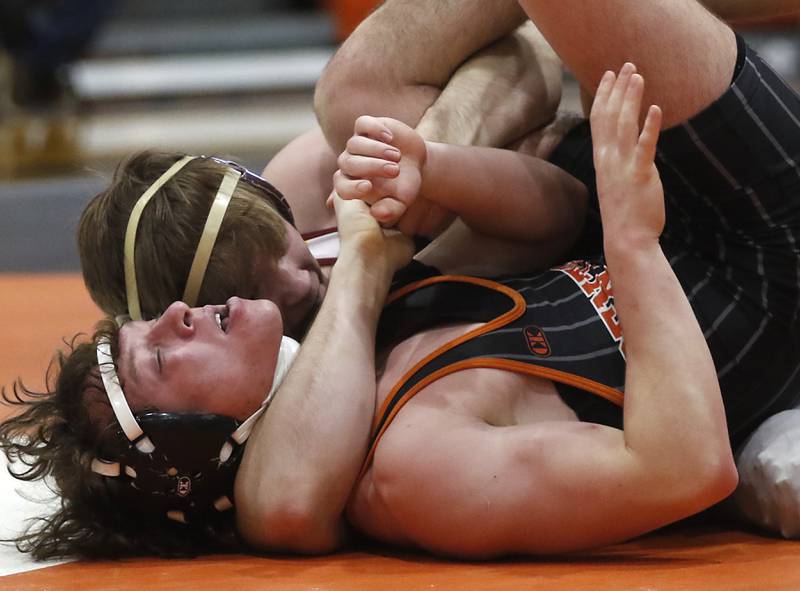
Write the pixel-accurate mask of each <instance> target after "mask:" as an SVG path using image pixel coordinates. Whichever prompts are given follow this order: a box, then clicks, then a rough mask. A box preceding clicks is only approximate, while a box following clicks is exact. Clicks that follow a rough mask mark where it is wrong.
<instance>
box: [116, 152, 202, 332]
mask: <svg viewBox="0 0 800 591" xmlns="http://www.w3.org/2000/svg"><path fill="white" fill-rule="evenodd" d="M195 158H196V156H184V157H183V158H181V159H180V160H178V161H177V162H176V163H175V164H173V165H172V166H170V167H169V168H168V169H167V171H166V172H165V173H164V174H162V175H161V176H160V177H158V179H157V180H156V182H154V183H153V184H152V185H150V187H149V188H148V189H147V191H145V192H144V194H143V195H142V196H141V197H139V200H138V201H137V202H136V205H134V206H133V210H132V211H131V217H130V218H128V227H127V228H126V230H125V253H124V265H125V292H126V294H127V297H128V314H129V315H130V317H131V319H133V320H142V307H141V304H140V302H139V287H138V283H137V281H136V259H135V249H136V232H137V230H138V229H139V220H140V219H141V217H142V211H144V208H145V207H147V204H148V203H150V199H152V198H153V195H155V194H156V192H158V190H159V189H160V188H161V187H162V186H163V185H164V183H166V182H167V181H168V180H169V179H171V178H172V177H173V176H175V175H176V174H177V173H178V171H179V170H180V169H181V168H183V167H184V166H186V165H187V164H188V163H189V162H191V161H192V160H194V159H195Z"/></svg>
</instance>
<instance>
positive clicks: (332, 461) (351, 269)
mask: <svg viewBox="0 0 800 591" xmlns="http://www.w3.org/2000/svg"><path fill="white" fill-rule="evenodd" d="M337 216H338V221H339V231H340V235H341V237H342V248H341V253H340V257H339V259H338V261H337V263H336V265H335V266H334V269H333V273H332V275H331V281H330V284H329V289H328V293H327V295H326V297H325V300H324V302H323V305H322V308H321V310H320V312H319V315H318V316H317V319H316V320H315V321H314V324H313V325H312V327H311V329H310V330H309V333H308V335H307V337H306V339H305V340H304V342H303V346H302V348H301V350H300V353H299V355H298V357H297V360H296V361H295V363H294V365H293V367H292V369H291V371H290V372H289V374H288V375H287V377H286V380H285V381H284V383H283V385H282V386H281V388H280V390H279V392H278V394H277V396H276V398H275V401H274V402H273V404H272V406H270V409H269V411H268V412H267V413H266V414H265V416H264V418H263V419H262V420H261V421H260V422H259V424H258V425H257V427H256V429H255V431H254V433H253V435H252V437H251V439H250V441H249V443H248V445H247V449H246V452H245V455H244V459H243V461H242V465H241V468H240V470H239V473H238V475H237V479H236V491H235V493H236V502H237V523H238V526H239V530H240V532H241V534H242V536H243V537H244V539H245V540H246V541H247V542H248V543H249V544H251V545H252V546H254V547H256V548H259V549H264V550H290V551H296V552H307V553H317V552H327V551H332V550H334V549H335V548H337V547H338V546H339V545H340V544H341V542H342V540H343V533H344V528H343V522H342V512H343V510H344V506H345V502H346V500H347V497H348V496H349V494H350V490H351V488H352V486H353V484H354V482H355V478H356V476H357V474H358V472H359V469H360V467H361V464H362V462H363V461H364V455H365V454H366V446H367V440H368V436H369V431H370V425H371V421H372V417H373V414H374V410H375V409H374V407H375V329H376V325H377V321H378V317H379V315H380V311H381V309H382V306H383V301H384V299H385V297H386V294H387V292H388V288H389V283H390V281H391V277H392V274H393V273H394V271H395V269H396V268H398V267H399V266H401V265H403V264H405V263H406V262H408V260H409V258H410V256H411V245H410V243H409V242H408V241H407V240H406V239H404V238H402V237H401V236H400V235H394V236H391V237H389V236H385V235H384V234H383V232H381V230H380V229H379V228H378V226H377V224H376V223H375V221H374V219H372V217H371V216H370V215H369V213H368V212H367V210H366V207H364V205H363V204H362V203H360V202H352V203H345V202H341V203H339V205H338V206H337Z"/></svg>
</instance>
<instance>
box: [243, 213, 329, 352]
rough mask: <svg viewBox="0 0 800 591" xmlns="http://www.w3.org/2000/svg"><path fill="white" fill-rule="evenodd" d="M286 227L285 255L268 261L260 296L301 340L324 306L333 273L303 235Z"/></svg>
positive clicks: (261, 270) (295, 336)
mask: <svg viewBox="0 0 800 591" xmlns="http://www.w3.org/2000/svg"><path fill="white" fill-rule="evenodd" d="M284 224H285V226H286V240H287V249H286V253H285V254H284V255H283V256H282V257H281V258H280V259H279V260H278V261H277V262H276V261H273V260H272V259H267V262H266V263H264V264H262V266H261V269H260V271H259V277H261V281H260V283H259V285H258V294H259V296H260V297H262V298H266V299H269V300H271V301H272V302H273V303H274V304H275V305H276V306H277V307H278V309H279V310H280V311H281V315H282V317H283V323H284V325H285V327H286V334H288V335H289V336H291V337H294V338H296V339H299V338H301V337H302V336H303V334H304V333H305V331H306V330H307V328H308V323H309V322H310V319H311V318H313V317H314V315H315V314H316V312H317V310H319V307H320V305H321V304H322V299H323V298H324V297H325V292H326V290H327V286H328V276H329V273H330V269H324V268H323V267H321V266H320V264H319V263H318V262H317V260H316V259H315V258H314V257H313V256H312V255H311V252H310V251H309V249H308V246H306V243H305V241H304V240H303V237H302V236H301V235H300V233H299V232H298V231H297V230H296V229H295V228H293V227H292V226H291V225H290V224H289V223H287V222H284Z"/></svg>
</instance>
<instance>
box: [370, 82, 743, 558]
mask: <svg viewBox="0 0 800 591" xmlns="http://www.w3.org/2000/svg"><path fill="white" fill-rule="evenodd" d="M631 80H632V81H631ZM612 89H613V90H612ZM642 93H643V81H642V79H641V78H631V70H627V71H623V72H622V73H621V74H620V77H619V79H618V82H617V83H616V84H615V78H614V76H613V75H611V74H610V73H609V74H608V75H607V76H606V77H604V79H603V83H602V84H601V87H600V89H599V90H598V93H597V100H596V101H595V107H594V110H593V113H592V133H593V138H594V143H595V162H596V168H597V176H598V191H599V199H600V208H601V215H602V219H603V225H604V229H605V232H604V236H605V252H606V256H607V260H608V266H609V272H610V273H611V277H612V279H613V282H614V296H615V305H616V310H617V313H618V315H619V317H620V319H621V321H622V324H623V328H624V335H625V351H626V356H627V370H626V378H625V408H624V430H623V431H620V430H617V429H612V428H609V427H605V426H602V425H596V424H590V423H581V422H557V421H548V422H540V423H533V424H529V425H521V426H510V427H506V428H503V429H492V428H491V427H487V425H486V424H484V423H482V422H480V421H473V422H472V423H469V424H468V423H466V422H465V420H464V419H463V417H455V418H454V417H453V415H454V413H446V412H441V411H438V409H436V408H433V409H432V408H430V407H429V408H423V409H422V412H417V413H416V414H414V412H415V411H413V410H411V411H410V412H409V411H406V410H405V409H404V412H406V415H405V418H402V415H398V419H396V420H401V421H407V422H406V423H405V424H404V423H403V422H400V423H399V424H398V425H396V426H395V425H393V429H394V436H393V437H392V431H391V430H390V431H389V432H387V435H386V436H385V437H384V440H383V443H382V444H381V445H382V446H383V449H381V448H379V449H378V453H377V454H376V457H375V466H374V468H373V473H372V477H373V479H374V486H375V490H376V491H378V492H377V493H376V494H375V495H373V496H374V497H375V498H380V499H381V502H382V503H383V504H384V505H385V506H388V507H391V509H390V511H388V514H389V515H390V516H391V518H392V519H393V521H392V523H393V524H395V527H399V528H400V529H401V530H402V533H403V534H404V535H405V536H406V537H407V538H409V539H411V540H413V541H415V542H416V543H417V544H420V545H422V546H424V547H427V548H430V549H433V550H436V551H442V552H447V553H450V554H457V555H461V556H468V557H487V556H493V555H496V554H498V553H504V552H534V553H552V552H564V551H572V550H578V549H583V548H588V547H592V546H597V545H602V544H608V543H613V542H617V541H620V540H625V539H628V538H631V537H634V536H637V535H640V534H642V533H645V532H647V531H650V530H652V529H655V528H657V527H660V526H663V525H666V524H668V523H671V522H673V521H675V520H678V519H681V518H683V517H686V516H688V515H691V514H693V513H695V512H697V511H700V510H702V509H705V508H707V507H709V506H710V505H712V504H714V503H716V502H718V501H720V500H722V499H723V498H724V497H726V496H727V495H728V494H730V492H731V491H732V490H733V488H734V487H735V485H736V471H735V466H734V464H733V458H732V454H731V450H730V445H729V443H728V433H727V427H726V423H725V416H724V411H723V405H722V397H721V395H720V391H719V385H718V383H717V379H716V373H715V370H714V364H713V361H712V359H711V355H710V353H709V351H708V348H707V346H706V343H705V339H704V337H703V334H702V332H701V330H700V328H699V326H698V324H697V321H696V319H695V317H694V314H693V312H692V309H691V307H690V305H689V303H688V301H687V299H686V296H685V295H684V293H683V290H682V288H681V286H680V284H679V282H678V280H677V278H676V277H675V275H674V273H673V272H672V269H671V268H670V266H669V263H668V261H667V260H666V258H665V256H664V254H663V252H662V251H661V248H660V245H659V242H658V239H659V235H660V233H661V231H662V229H663V224H664V196H663V190H662V188H661V183H660V180H659V177H658V172H657V170H656V168H655V165H654V163H653V157H654V155H655V146H656V140H657V136H658V128H659V124H660V120H661V114H660V111H659V110H658V109H651V111H650V114H649V115H648V118H647V121H646V123H645V126H644V130H643V132H642V134H641V137H640V136H639V133H638V132H639V128H638V119H639V117H638V113H639V108H640V102H641V97H642ZM623 97H624V100H623ZM676 343H680V345H679V346H676ZM457 375H458V374H455V375H454V377H453V378H452V380H453V381H452V382H451V384H450V389H451V391H452V389H453V388H457V387H458V386H459V384H458V382H457V380H458V377H457ZM466 380H467V378H465V381H464V382H462V383H461V384H460V386H461V387H462V388H465V389H466V388H470V387H474V386H470V383H468V382H466ZM416 408H420V407H419V406H418V407H416ZM448 415H449V418H448ZM448 420H449V421H450V424H447V421H448ZM459 421H460V422H459ZM434 422H436V423H438V424H437V425H434ZM415 426H416V428H420V426H421V428H422V429H430V430H433V429H437V431H436V432H437V433H439V432H441V433H442V435H441V436H440V437H439V436H437V437H436V438H433V437H427V438H426V437H425V436H424V435H425V433H420V432H416V433H415V435H416V436H415V437H404V435H403V434H404V428H405V429H406V430H410V429H412V428H414V427H415ZM431 440H435V444H434V445H431V444H430V442H431ZM417 442H419V443H417ZM418 446H420V447H421V446H424V447H425V448H426V451H425V453H420V447H418ZM409 457H410V458H414V461H406V460H405V458H409ZM401 471H402V473H403V476H404V477H403V478H397V477H396V476H397V474H398V472H401ZM405 487H408V488H405ZM410 490H415V491H416V493H415V494H414V496H413V500H412V502H407V501H406V499H407V498H408V497H409V496H410V495H409V494H408V493H409V492H410ZM367 502H369V501H367ZM362 507H363V506H362ZM474 523H480V524H481V534H480V536H470V535H466V534H465V532H467V531H469V524H474Z"/></svg>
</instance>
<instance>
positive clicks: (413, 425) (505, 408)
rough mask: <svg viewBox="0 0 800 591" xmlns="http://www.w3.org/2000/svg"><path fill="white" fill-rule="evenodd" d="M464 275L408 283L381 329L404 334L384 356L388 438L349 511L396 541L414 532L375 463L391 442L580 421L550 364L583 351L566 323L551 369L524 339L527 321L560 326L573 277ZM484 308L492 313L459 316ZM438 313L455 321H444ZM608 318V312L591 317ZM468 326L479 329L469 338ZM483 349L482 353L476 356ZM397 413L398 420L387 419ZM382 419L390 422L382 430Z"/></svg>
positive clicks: (367, 528) (380, 359)
mask: <svg viewBox="0 0 800 591" xmlns="http://www.w3.org/2000/svg"><path fill="white" fill-rule="evenodd" d="M462 281H463V280H461V279H458V278H453V277H431V278H430V279H425V280H423V281H419V282H416V283H412V284H411V285H409V286H408V287H407V288H404V289H401V290H399V293H401V294H402V293H405V295H403V296H402V297H397V298H396V300H395V303H394V307H392V306H393V304H391V303H390V304H389V306H388V307H387V312H386V314H385V318H384V319H383V320H382V324H381V328H382V330H380V329H379V335H382V336H386V335H395V337H391V336H390V337H389V338H395V342H392V343H389V344H388V345H386V346H385V347H383V348H382V349H380V350H379V351H378V356H377V378H378V379H377V404H376V408H377V409H378V411H377V414H376V419H377V421H376V424H375V426H374V427H375V433H378V432H381V435H380V436H381V437H382V439H379V440H378V444H377V445H376V446H375V448H374V449H376V450H378V451H377V452H376V454H375V456H374V461H372V458H371V461H370V463H368V464H367V466H368V467H367V469H366V470H365V472H364V474H363V477H362V478H361V480H360V481H359V484H358V485H357V487H356V490H355V494H354V495H353V497H352V498H351V502H350V504H349V507H348V517H349V519H350V520H351V523H353V524H354V525H356V527H358V528H359V529H360V530H362V531H364V532H365V533H367V534H369V535H371V536H373V537H377V538H380V539H383V540H385V541H388V542H391V543H394V544H403V543H407V542H408V540H407V539H405V538H404V537H403V533H402V532H403V531H404V527H403V524H401V523H396V522H395V521H394V520H393V518H392V515H391V511H390V510H389V509H388V508H387V507H386V506H385V505H384V503H383V502H382V499H381V495H380V494H379V492H378V490H377V488H376V486H375V479H374V478H373V476H374V474H375V471H376V470H381V469H382V467H383V464H382V463H381V457H380V451H379V450H380V447H381V445H383V444H387V445H391V446H392V447H393V448H394V449H397V448H398V446H399V447H400V448H405V447H407V445H405V444H404V443H403V442H404V441H408V442H409V444H411V443H412V442H414V441H418V440H419V437H421V436H423V435H422V434H425V433H427V434H428V435H426V436H429V434H430V433H431V432H443V431H444V430H450V429H461V428H463V427H464V426H468V427H469V428H475V427H477V428H480V429H486V428H498V427H499V428H502V427H509V426H514V425H525V424H532V423H536V422H544V421H560V422H564V421H566V422H578V421H579V418H578V415H577V414H576V412H575V411H574V410H573V409H572V408H571V407H570V406H569V405H568V404H567V403H566V402H565V401H564V399H563V398H562V395H561V394H560V393H559V390H558V389H557V387H556V385H555V384H554V382H552V381H551V380H550V379H547V375H551V374H548V373H547V372H548V371H554V370H555V371H556V373H558V371H563V370H564V369H565V367H564V366H559V365H558V364H559V363H564V359H568V358H570V357H572V355H571V354H570V353H571V352H573V351H575V349H574V347H567V348H562V344H563V340H561V339H560V338H559V337H558V336H557V334H556V333H557V332H558V330H559V329H558V328H557V327H555V325H553V326H551V328H552V330H553V331H554V332H553V333H550V334H551V336H550V337H549V338H550V341H551V343H552V345H553V346H554V347H555V348H554V350H553V355H552V356H550V355H549V352H548V353H547V356H548V357H549V359H544V360H543V363H544V364H545V365H544V366H542V368H544V370H543V371H544V372H545V373H544V375H542V374H541V373H538V372H539V370H540V369H542V368H540V367H539V366H538V365H536V371H528V370H530V369H531V367H532V366H531V365H529V364H528V363H529V361H530V360H531V359H532V357H534V356H535V355H534V354H533V351H530V352H529V353H528V358H529V361H528V362H526V361H525V360H524V359H523V358H524V357H525V355H524V354H522V352H523V350H524V351H528V347H531V344H530V343H529V344H527V345H525V344H522V343H525V342H526V336H525V335H526V334H528V330H527V328H526V327H530V323H531V322H542V323H543V324H541V326H542V328H543V330H544V331H549V330H550V329H548V328H546V327H547V326H549V325H550V324H551V320H552V319H555V318H556V317H559V316H560V313H559V308H558V303H559V302H561V301H563V300H564V296H565V294H568V293H574V291H575V289H576V288H577V286H576V284H575V283H574V282H573V281H572V279H570V278H569V277H568V276H567V275H566V274H564V273H560V272H553V271H550V272H546V273H544V274H541V275H536V276H534V277H531V278H529V279H521V280H519V281H514V282H512V284H513V287H511V286H510V285H509V286H506V285H502V284H497V283H495V282H492V281H485V280H475V279H472V280H469V282H468V283H462ZM519 290H521V291H519ZM522 293H524V294H525V296H523V295H522ZM567 299H569V300H573V299H576V298H570V297H567ZM548 302H550V303H548ZM448 303H449V305H448ZM572 303H575V302H572ZM587 306H588V307H587V308H584V312H585V313H586V314H588V315H589V316H588V317H589V318H591V317H595V314H596V313H597V312H596V311H593V308H592V306H591V305H588V304H587ZM426 307H430V308H432V309H435V310H437V312H435V313H432V314H431V315H430V317H429V318H428V317H426V314H425V313H424V312H422V310H423V309H425V308H426ZM553 314H555V315H556V316H553ZM475 316H478V317H480V318H481V320H483V321H484V322H465V321H458V320H455V319H457V318H471V317H475ZM445 317H446V318H445ZM437 318H439V319H441V318H444V321H445V322H449V323H448V324H442V323H441V321H440V322H439V323H438V324H436V323H435V320H436V319H437ZM384 321H385V322H384ZM598 323H599V318H598V322H595V323H590V324H595V325H597V324H598ZM579 324H582V325H583V324H586V323H585V322H582V323H579ZM599 324H601V325H602V323H599ZM595 328H597V326H595ZM479 329H482V330H479ZM562 330H563V329H562ZM598 332H599V333H600V334H605V333H606V331H605V329H602V330H600V331H598ZM405 333H412V334H411V335H410V336H408V334H405ZM577 334H582V335H585V334H586V333H576V335H577ZM465 335H468V337H469V338H461V337H465ZM520 345H521V346H522V349H520V348H519V347H520ZM579 347H580V345H579ZM476 353H477V355H478V357H474V355H475V354H476ZM559 354H562V355H566V357H564V358H563V359H562V356H561V355H559ZM440 360H441V362H440ZM459 360H461V361H459ZM504 364H505V365H504ZM512 366H513V367H512ZM451 369H452V370H453V371H449V370H451ZM537 373H538V375H537ZM560 379H563V377H562V378H560ZM585 395H586V396H587V397H589V398H594V397H593V396H592V395H591V394H588V393H586V394H585ZM601 402H605V401H601ZM384 405H386V408H384ZM392 405H395V406H394V408H395V409H396V410H394V411H393V414H392V413H390V412H389V411H390V410H391V408H392ZM390 414H391V416H392V419H391V420H386V417H387V416H389V415H390ZM381 423H383V424H386V425H388V427H386V428H385V429H381ZM409 446H410V445H409ZM384 475H385V472H384Z"/></svg>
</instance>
